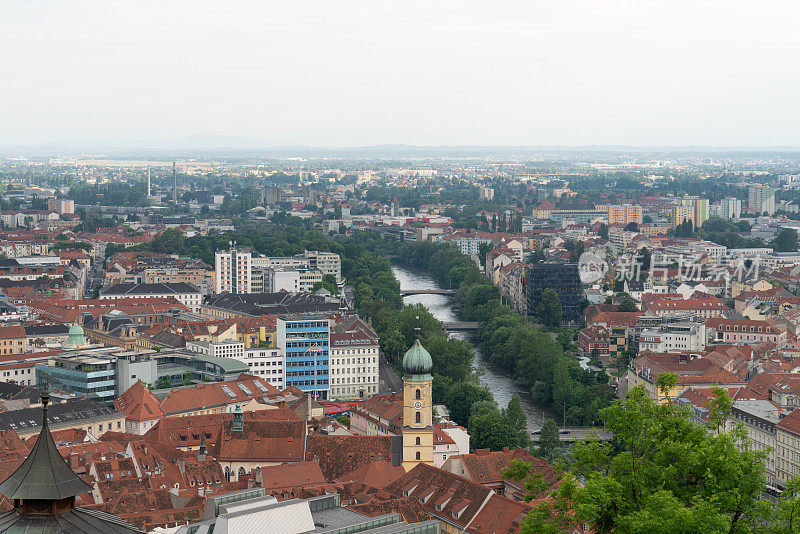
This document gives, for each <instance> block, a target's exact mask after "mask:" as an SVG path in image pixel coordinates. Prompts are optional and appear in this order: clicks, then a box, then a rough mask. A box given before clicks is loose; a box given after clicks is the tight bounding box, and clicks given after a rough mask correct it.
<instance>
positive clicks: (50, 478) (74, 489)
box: [0, 394, 92, 500]
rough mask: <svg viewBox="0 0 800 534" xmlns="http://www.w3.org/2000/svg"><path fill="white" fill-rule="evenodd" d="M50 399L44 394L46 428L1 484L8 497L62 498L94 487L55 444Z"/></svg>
mask: <svg viewBox="0 0 800 534" xmlns="http://www.w3.org/2000/svg"><path fill="white" fill-rule="evenodd" d="M49 402H50V396H49V395H47V394H45V395H44V396H43V399H42V403H43V406H44V410H43V411H42V413H43V415H42V419H41V421H43V423H42V425H43V428H42V432H41V433H40V434H39V437H38V438H37V439H36V443H35V444H34V445H33V449H31V452H30V454H28V457H27V458H25V461H24V462H22V465H20V466H19V468H17V470H16V471H14V473H12V475H11V476H10V477H8V478H7V479H5V481H3V483H2V484H0V493H2V494H3V495H5V496H6V497H8V499H9V500H16V499H31V500H59V499H66V498H68V497H74V496H76V495H80V494H81V493H86V492H87V491H92V486H91V485H90V484H87V483H86V482H84V481H83V480H81V478H80V477H79V476H78V475H76V474H75V473H73V471H72V469H70V467H69V466H68V465H67V463H66V462H65V461H64V459H63V458H62V457H61V454H59V452H58V448H56V444H55V442H54V441H53V436H52V435H50V430H49V429H48V428H47V404H48V403H49Z"/></svg>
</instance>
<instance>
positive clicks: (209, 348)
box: [186, 341, 244, 361]
mask: <svg viewBox="0 0 800 534" xmlns="http://www.w3.org/2000/svg"><path fill="white" fill-rule="evenodd" d="M186 349H187V350H189V351H191V352H196V353H198V354H203V355H205V356H213V357H214V358H233V359H234V360H239V361H244V343H242V342H240V341H187V342H186Z"/></svg>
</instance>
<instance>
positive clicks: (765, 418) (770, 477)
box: [727, 399, 781, 485]
mask: <svg viewBox="0 0 800 534" xmlns="http://www.w3.org/2000/svg"><path fill="white" fill-rule="evenodd" d="M780 419H781V410H780V407H778V406H776V405H775V404H774V403H772V402H770V401H768V400H754V399H748V400H734V401H733V407H732V408H731V415H730V417H729V418H728V421H727V427H728V430H729V431H730V430H731V429H732V428H733V425H734V424H737V423H740V424H741V425H742V426H743V428H744V429H745V430H746V431H747V435H748V437H749V438H750V449H751V450H759V451H766V454H767V457H766V476H767V484H770V485H774V484H775V482H776V475H777V473H776V469H775V453H776V451H777V448H778V443H777V424H778V422H779V421H780Z"/></svg>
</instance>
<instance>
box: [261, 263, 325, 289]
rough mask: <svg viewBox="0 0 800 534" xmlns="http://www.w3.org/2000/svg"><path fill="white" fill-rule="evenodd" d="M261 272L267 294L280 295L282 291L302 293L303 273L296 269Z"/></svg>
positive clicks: (264, 270) (277, 268)
mask: <svg viewBox="0 0 800 534" xmlns="http://www.w3.org/2000/svg"><path fill="white" fill-rule="evenodd" d="M261 272H262V276H263V279H264V282H263V284H264V292H265V293H279V292H281V291H286V292H288V293H297V292H298V291H300V277H301V273H300V271H298V270H296V269H285V268H279V267H275V268H272V267H270V268H267V269H262V271H261ZM312 287H313V284H312Z"/></svg>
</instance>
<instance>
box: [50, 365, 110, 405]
mask: <svg viewBox="0 0 800 534" xmlns="http://www.w3.org/2000/svg"><path fill="white" fill-rule="evenodd" d="M55 363H56V365H55V366H50V365H46V364H41V363H37V364H36V383H37V385H38V387H40V388H41V389H45V390H50V391H53V390H56V389H57V390H58V391H59V392H63V393H75V394H76V395H78V396H80V397H84V398H86V399H88V400H92V401H95V402H99V403H103V404H106V405H108V406H111V405H112V404H113V402H114V398H115V397H116V394H117V391H116V378H115V370H114V364H113V362H110V361H102V360H95V361H92V362H86V361H84V360H80V359H79V360H75V359H68V358H64V359H56V362H55Z"/></svg>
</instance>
